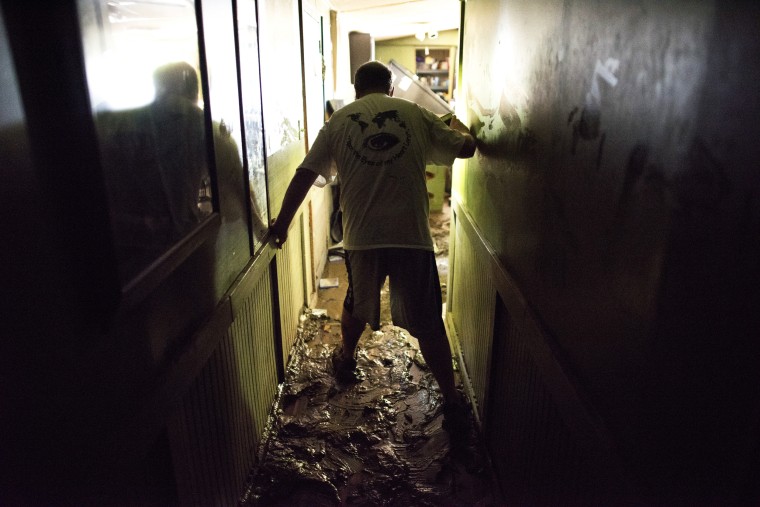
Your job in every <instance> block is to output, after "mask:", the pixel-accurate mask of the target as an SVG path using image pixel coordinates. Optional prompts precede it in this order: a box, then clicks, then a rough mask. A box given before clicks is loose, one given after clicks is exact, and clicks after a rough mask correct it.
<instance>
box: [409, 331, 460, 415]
mask: <svg viewBox="0 0 760 507" xmlns="http://www.w3.org/2000/svg"><path fill="white" fill-rule="evenodd" d="M445 329H446V328H444V327H443V323H441V327H440V328H439V330H438V331H437V332H436V331H435V330H431V331H432V332H430V333H422V334H421V333H418V335H419V336H417V339H418V340H419V342H420V350H421V351H422V357H424V358H425V362H426V363H427V365H428V367H429V368H430V371H431V372H432V373H433V376H434V377H435V380H436V381H437V382H438V387H439V388H440V390H441V394H442V395H443V399H444V402H445V403H452V404H458V403H461V399H460V397H459V393H458V391H457V389H456V385H455V384H454V368H453V366H452V364H451V347H449V340H448V338H447V337H446V330H445Z"/></svg>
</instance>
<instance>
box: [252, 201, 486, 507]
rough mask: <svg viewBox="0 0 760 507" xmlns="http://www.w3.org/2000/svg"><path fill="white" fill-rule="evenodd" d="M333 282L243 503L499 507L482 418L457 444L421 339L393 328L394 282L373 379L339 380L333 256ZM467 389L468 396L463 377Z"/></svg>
mask: <svg viewBox="0 0 760 507" xmlns="http://www.w3.org/2000/svg"><path fill="white" fill-rule="evenodd" d="M447 213H448V208H447V207H446V208H444V211H443V212H441V213H434V214H432V215H431V227H432V229H433V235H434V239H435V240H436V246H437V252H438V265H439V272H440V273H441V279H442V280H443V281H444V282H445V279H446V278H445V277H446V269H447V259H446V254H447V251H448V249H447V242H448V235H447V234H446V232H447V225H448V215H447ZM323 279H325V280H330V279H332V280H331V281H332V282H333V283H334V282H335V279H337V280H338V286H337V287H329V288H325V289H321V290H320V292H319V304H318V305H317V308H318V310H314V311H308V312H307V313H306V314H305V315H304V317H303V318H302V321H301V324H300V326H299V336H298V339H297V341H296V346H295V347H294V349H293V350H292V352H291V358H290V363H289V367H288V370H287V372H286V378H285V382H284V384H283V386H282V387H281V390H280V393H279V396H278V399H277V402H276V407H275V410H274V416H273V418H272V419H270V425H269V432H268V435H267V437H266V438H265V442H268V443H267V444H266V445H265V449H263V450H262V460H261V462H260V463H259V465H258V467H257V468H256V469H255V470H254V473H253V474H252V477H251V480H250V483H249V487H248V488H247V492H246V494H245V498H244V499H243V502H242V503H243V505H246V506H272V505H277V506H279V505H282V506H285V505H288V506H294V505H415V506H425V505H430V506H441V505H451V506H468V505H478V506H488V505H496V504H497V503H498V502H497V500H496V499H497V498H498V490H497V488H496V486H494V485H493V484H492V480H491V478H492V475H491V471H490V466H489V462H488V458H487V457H486V455H485V452H484V449H483V447H482V444H481V442H480V440H479V435H478V432H477V429H476V426H475V421H474V419H473V418H472V417H471V430H470V432H469V433H468V434H467V435H456V439H457V442H456V443H455V445H452V443H451V442H450V439H449V435H448V433H446V432H445V431H444V430H443V429H442V428H441V422H442V420H443V414H442V412H441V396H440V392H439V391H438V386H437V385H436V384H435V380H434V379H433V376H432V374H431V373H430V372H429V371H428V370H427V368H426V366H425V362H424V358H422V356H421V354H420V351H419V346H418V344H417V341H416V339H414V338H413V337H410V336H409V335H408V334H407V333H406V332H405V331H404V330H403V329H400V328H397V327H395V326H393V325H392V324H391V323H390V318H389V314H388V308H387V284H386V287H385V288H384V289H383V308H382V309H381V312H382V324H383V325H382V328H381V330H380V331H377V332H374V333H373V332H372V331H371V330H369V329H367V330H366V331H365V333H364V335H363V336H362V339H361V341H360V344H359V349H358V352H357V356H358V357H357V359H358V363H359V370H360V371H361V374H362V376H363V380H362V381H361V382H360V383H358V384H355V385H349V386H343V385H339V384H338V383H336V381H335V379H334V378H333V376H332V372H331V366H330V355H331V354H332V351H333V349H334V347H335V346H336V345H337V344H338V343H340V339H341V338H340V320H339V317H340V309H341V305H342V300H343V297H344V296H345V291H346V278H345V264H344V262H343V259H342V257H340V256H337V255H335V256H331V260H330V262H329V263H328V266H327V268H326V272H325V274H324V277H323ZM330 285H332V284H330ZM442 285H443V284H442ZM457 373H458V372H457ZM457 385H458V387H459V388H460V390H461V389H462V383H461V378H457Z"/></svg>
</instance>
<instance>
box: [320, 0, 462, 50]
mask: <svg viewBox="0 0 760 507" xmlns="http://www.w3.org/2000/svg"><path fill="white" fill-rule="evenodd" d="M329 1H330V4H331V5H332V6H333V8H334V9H335V10H336V11H337V12H338V14H339V18H338V19H339V23H340V24H341V26H342V28H343V29H344V30H346V31H358V32H364V33H369V34H370V35H371V36H372V37H373V38H374V39H375V40H383V39H392V38H396V37H406V36H409V35H415V34H417V33H420V32H431V31H441V30H450V29H455V28H459V16H460V7H461V3H460V0H410V1H407V2H404V1H400V0H329Z"/></svg>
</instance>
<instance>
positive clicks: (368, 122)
mask: <svg viewBox="0 0 760 507" xmlns="http://www.w3.org/2000/svg"><path fill="white" fill-rule="evenodd" d="M349 119H351V120H352V121H353V122H354V123H355V124H356V125H357V126H358V127H359V130H358V132H357V130H355V129H354V130H352V134H351V135H349V138H348V141H347V143H346V144H347V146H348V148H349V149H350V150H351V152H352V153H353V154H354V156H355V157H356V158H357V159H358V160H360V161H361V163H362V164H364V165H369V166H382V165H388V164H392V163H393V162H395V161H396V160H398V159H399V158H400V157H401V156H402V155H403V154H404V153H405V152H406V150H407V148H408V147H409V144H410V142H411V134H410V133H409V131H408V130H407V128H406V122H405V121H404V120H403V119H402V118H400V117H399V115H398V111H396V110H391V111H383V112H380V113H377V114H376V115H375V116H374V117H372V118H365V117H363V116H362V113H355V114H352V115H350V116H349Z"/></svg>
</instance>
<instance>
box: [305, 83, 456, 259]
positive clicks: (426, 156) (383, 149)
mask: <svg viewBox="0 0 760 507" xmlns="http://www.w3.org/2000/svg"><path fill="white" fill-rule="evenodd" d="M464 140H465V138H464V136H463V135H462V134H461V133H460V132H457V131H456V130H453V129H451V128H449V127H448V126H447V125H446V124H445V123H443V122H442V121H441V120H440V119H439V118H438V116H436V115H435V114H434V113H432V112H430V111H428V110H427V109H425V108H422V107H420V106H418V105H417V104H415V103H413V102H410V101H408V100H405V99H399V98H393V97H389V96H388V95H386V94H384V93H372V94H369V95H365V96H364V97H362V98H360V99H358V100H356V101H354V102H352V103H350V104H348V105H346V106H345V107H343V108H341V109H339V110H337V111H336V112H335V113H334V114H333V115H332V117H331V118H330V120H329V121H328V122H327V123H325V125H324V126H323V127H322V129H321V130H320V131H319V134H318V135H317V138H316V139H315V141H314V144H313V146H312V147H311V150H310V151H309V153H308V154H307V155H306V157H305V158H304V160H303V162H302V163H301V166H300V167H302V168H305V169H309V170H311V171H314V172H316V173H317V174H319V175H321V176H323V177H324V178H326V179H327V180H329V179H331V178H332V176H334V175H335V171H336V170H337V174H338V178H339V181H340V206H341V210H342V211H343V227H344V230H343V247H344V248H345V249H346V250H366V249H370V248H388V247H402V248H419V249H424V250H433V239H432V237H431V235H430V226H429V222H428V213H429V207H430V204H429V200H428V193H427V187H426V184H425V182H426V176H425V166H426V165H427V164H428V163H431V164H436V165H443V166H448V165H451V164H452V163H453V162H454V159H455V158H456V155H457V154H458V153H459V151H460V149H461V148H462V145H463V144H464Z"/></svg>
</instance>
